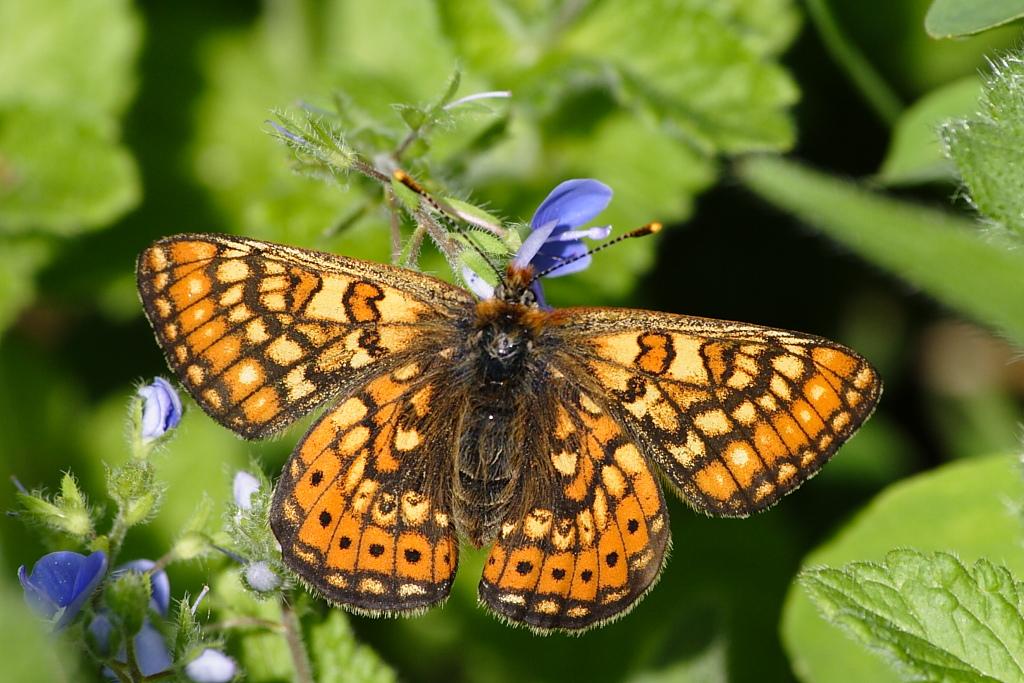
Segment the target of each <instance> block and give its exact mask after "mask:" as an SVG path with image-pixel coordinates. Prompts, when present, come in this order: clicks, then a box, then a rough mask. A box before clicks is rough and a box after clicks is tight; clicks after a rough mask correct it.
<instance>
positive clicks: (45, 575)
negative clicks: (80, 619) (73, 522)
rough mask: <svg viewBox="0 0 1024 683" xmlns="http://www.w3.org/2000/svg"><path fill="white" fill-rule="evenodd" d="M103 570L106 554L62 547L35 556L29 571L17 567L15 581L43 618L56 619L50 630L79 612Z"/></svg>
mask: <svg viewBox="0 0 1024 683" xmlns="http://www.w3.org/2000/svg"><path fill="white" fill-rule="evenodd" d="M106 572H107V556H106V555H105V554H104V553H103V552H101V551H96V552H94V553H92V554H91V555H89V556H88V557H87V556H85V555H81V554H79V553H74V552H70V551H67V550H62V551H59V552H55V553H50V554H48V555H44V556H43V557H41V558H39V561H38V562H36V563H35V565H34V566H33V567H32V573H31V574H29V573H28V572H26V571H25V567H24V566H21V567H19V568H18V580H19V581H21V586H22V588H23V589H24V590H25V601H26V602H27V603H28V604H29V606H30V607H31V608H32V609H33V610H35V611H36V613H38V614H40V615H41V616H43V617H46V618H47V619H52V618H54V617H56V618H57V621H56V623H54V629H61V628H64V626H66V625H67V624H68V623H70V622H71V620H72V619H74V618H75V616H76V615H77V614H78V612H79V611H81V609H82V606H83V605H84V604H85V601H86V600H88V599H89V596H90V595H92V593H93V591H95V590H96V587H97V586H99V584H100V581H102V580H103V577H104V575H105V574H106Z"/></svg>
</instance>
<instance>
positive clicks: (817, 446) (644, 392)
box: [560, 309, 881, 516]
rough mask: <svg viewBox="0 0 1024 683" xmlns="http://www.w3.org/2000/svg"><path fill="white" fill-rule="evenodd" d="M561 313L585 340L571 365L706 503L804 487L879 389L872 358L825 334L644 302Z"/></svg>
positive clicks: (754, 500)
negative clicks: (650, 307) (659, 308)
mask: <svg viewBox="0 0 1024 683" xmlns="http://www.w3.org/2000/svg"><path fill="white" fill-rule="evenodd" d="M574 314H575V315H574ZM562 320H563V323H562V325H563V331H562V333H563V334H564V335H565V339H566V340H567V343H568V342H569V341H572V340H575V343H576V344H577V346H582V352H581V353H580V354H579V355H578V356H573V355H571V354H565V355H564V356H560V359H561V362H562V363H564V364H565V370H563V371H564V372H566V373H571V374H572V376H581V377H591V378H593V379H592V380H590V382H591V385H592V386H594V389H593V391H594V395H596V396H604V397H605V400H606V404H605V405H606V407H607V408H608V410H609V411H610V412H611V413H612V414H613V415H615V416H617V417H618V418H620V420H621V421H622V422H623V423H624V424H627V425H629V426H630V429H631V431H632V432H633V433H635V434H636V435H637V436H638V438H639V441H640V444H641V446H642V447H643V449H644V451H645V452H646V453H648V454H649V455H650V456H651V457H652V458H653V459H654V460H655V461H657V463H658V464H659V465H660V466H661V467H662V469H663V470H664V471H665V473H666V474H667V475H668V477H669V478H670V479H671V480H672V482H673V483H674V484H675V485H676V486H677V487H678V488H679V490H680V492H681V494H682V496H683V498H684V499H685V500H686V501H687V502H689V503H690V504H691V505H692V506H694V507H695V508H697V509H698V510H701V511H703V512H705V513H708V514H714V515H724V516H745V515H748V514H750V513H752V512H755V511H758V510H761V509H763V508H766V507H768V506H770V505H771V504H773V503H774V502H776V501H777V500H778V499H779V498H781V497H782V496H783V495H785V494H786V493H788V492H789V491H791V490H793V489H794V488H796V487H797V486H799V485H800V484H801V483H803V482H804V481H806V480H807V479H808V478H810V477H811V476H813V475H814V474H815V473H816V472H817V471H818V470H819V469H821V466H822V465H824V463H825V462H827V461H828V459H829V458H830V457H831V456H832V455H833V454H834V453H835V452H836V450H838V448H839V446H841V445H842V443H843V442H844V441H846V440H847V439H848V438H849V437H850V436H851V435H852V434H853V433H854V432H855V431H856V430H857V428H858V427H859V426H860V425H861V424H862V423H863V422H864V420H865V419H867V417H868V416H869V415H870V413H871V411H872V410H873V409H874V406H875V404H876V403H877V401H878V397H879V395H880V393H881V382H880V380H879V378H878V375H877V373H876V372H875V371H874V369H873V368H872V367H871V366H870V365H869V364H868V363H867V361H865V360H864V359H863V358H861V357H860V356H858V355H857V354H856V353H854V352H853V351H851V350H850V349H847V348H845V347H843V346H840V345H839V344H836V343H835V342H831V341H828V340H825V339H821V338H818V337H812V336H809V335H802V334H798V333H794V332H786V331H782V330H775V329H770V328H764V327H757V326H753V325H741V324H738V323H729V322H722V321H716V320H705V319H702V318H690V317H684V316H673V315H669V314H659V313H651V312H648V311H619V310H616V309H584V310H582V311H571V310H570V311H567V312H565V313H563V317H562ZM580 337H582V339H580ZM581 341H582V342H583V343H582V344H581V343H580V342H581Z"/></svg>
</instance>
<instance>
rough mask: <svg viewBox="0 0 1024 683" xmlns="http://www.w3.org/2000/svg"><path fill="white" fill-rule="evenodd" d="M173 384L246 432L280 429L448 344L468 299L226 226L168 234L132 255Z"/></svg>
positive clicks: (419, 278) (434, 284)
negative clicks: (404, 360) (407, 358)
mask: <svg viewBox="0 0 1024 683" xmlns="http://www.w3.org/2000/svg"><path fill="white" fill-rule="evenodd" d="M137 280H138V288H139V293H140V295H141V297H142V303H143V307H144V308H145V311H146V315H147V317H148V318H149V321H150V324H151V325H152V326H153V330H154V331H155V332H156V337H157V341H158V342H159V343H160V347H161V348H162V349H163V351H164V354H165V355H166V357H167V362H168V364H169V365H170V366H171V368H172V369H173V370H174V372H175V374H176V375H177V376H178V379H179V380H180V381H181V383H182V384H183V385H184V386H185V388H186V389H188V391H189V393H190V394H191V395H192V397H193V398H194V399H195V400H196V402H197V403H198V404H199V405H200V406H201V407H202V408H203V410H205V411H206V412H207V413H208V414H209V415H210V416H211V417H213V418H214V419H215V420H217V421H218V422H220V423H221V424H223V425H224V426H226V427H228V428H229V429H232V430H234V431H235V432H238V433H239V434H241V435H242V436H245V437H247V438H261V437H264V436H267V435H268V434H270V433H272V432H274V431H276V430H278V429H281V428H282V427H284V426H285V425H287V424H288V423H290V422H292V421H293V420H295V419H296V418H298V417H300V416H302V415H303V414H305V413H306V412H308V411H310V410H311V409H312V408H313V407H315V406H316V405H318V404H320V403H322V402H323V401H324V400H325V399H327V398H329V397H331V396H333V395H336V394H338V393H340V392H343V391H344V390H345V389H346V388H351V387H356V386H359V385H360V384H361V383H362V382H364V381H365V379H366V378H367V377H370V376H372V375H374V374H377V373H381V372H385V371H386V370H387V369H388V368H389V367H391V366H392V365H393V364H394V363H395V362H398V360H396V359H397V358H400V357H401V356H403V355H408V354H413V355H415V354H416V353H423V354H430V353H433V351H434V348H433V347H432V346H431V345H432V344H444V343H446V342H450V341H451V339H450V337H451V335H452V334H453V332H454V327H453V326H452V322H451V321H452V320H453V319H454V318H456V317H458V316H460V315H462V316H464V315H465V313H466V311H467V310H468V309H469V307H471V306H472V297H470V295H469V294H468V293H467V292H465V291H463V290H461V289H459V288H457V287H453V286H452V285H449V284H447V283H444V282H442V281H440V280H436V279H434V278H431V277H428V276H426V275H421V274H419V273H415V272H413V271H409V270H403V269H400V268H394V267H391V266H386V265H382V264H377V263H371V262H368V261H359V260H356V259H349V258H345V257H342V256H334V255H331V254H325V253H321V252H313V251H306V250H303V249H296V248H294V247H286V246H282V245H277V244H269V243H266V242H260V241H257V240H251V239H247V238H243V237H231V236H226V235H176V236H174V237H169V238H166V239H163V240H160V241H158V242H156V243H155V244H153V245H152V246H151V247H149V248H148V249H147V250H146V251H144V252H143V253H142V254H141V256H140V257H139V260H138V264H137Z"/></svg>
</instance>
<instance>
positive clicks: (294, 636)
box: [281, 595, 314, 683]
mask: <svg viewBox="0 0 1024 683" xmlns="http://www.w3.org/2000/svg"><path fill="white" fill-rule="evenodd" d="M281 626H283V627H284V639H285V641H286V642H287V643H288V651H289V652H290V653H291V656H292V665H293V666H294V668H295V681H296V683H314V681H313V669H312V667H311V666H310V663H309V653H307V652H306V645H305V643H303V642H302V624H301V623H300V622H299V615H297V614H296V613H295V610H294V609H292V606H291V605H290V604H289V603H288V598H287V597H286V596H284V595H282V596H281Z"/></svg>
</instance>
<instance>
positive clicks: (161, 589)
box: [114, 559, 171, 616]
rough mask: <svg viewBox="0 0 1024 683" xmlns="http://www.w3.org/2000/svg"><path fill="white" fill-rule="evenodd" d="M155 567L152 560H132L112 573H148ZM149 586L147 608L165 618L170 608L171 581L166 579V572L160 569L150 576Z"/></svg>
mask: <svg viewBox="0 0 1024 683" xmlns="http://www.w3.org/2000/svg"><path fill="white" fill-rule="evenodd" d="M155 566H156V563H155V562H153V560H146V559H140V560H132V561H131V562H127V563H125V564H122V565H121V566H120V567H118V568H117V569H115V570H114V573H115V574H119V573H121V572H127V571H132V572H139V573H143V572H148V571H149V570H151V569H152V568H153V567H155ZM149 585H150V586H151V588H152V592H151V593H150V599H149V606H150V607H151V608H153V609H154V610H156V611H157V612H159V613H160V615H161V616H167V610H168V608H169V607H170V606H171V580H170V579H168V578H167V572H165V571H164V570H162V569H161V570H160V571H158V572H156V573H155V574H151V575H150V577H149Z"/></svg>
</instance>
